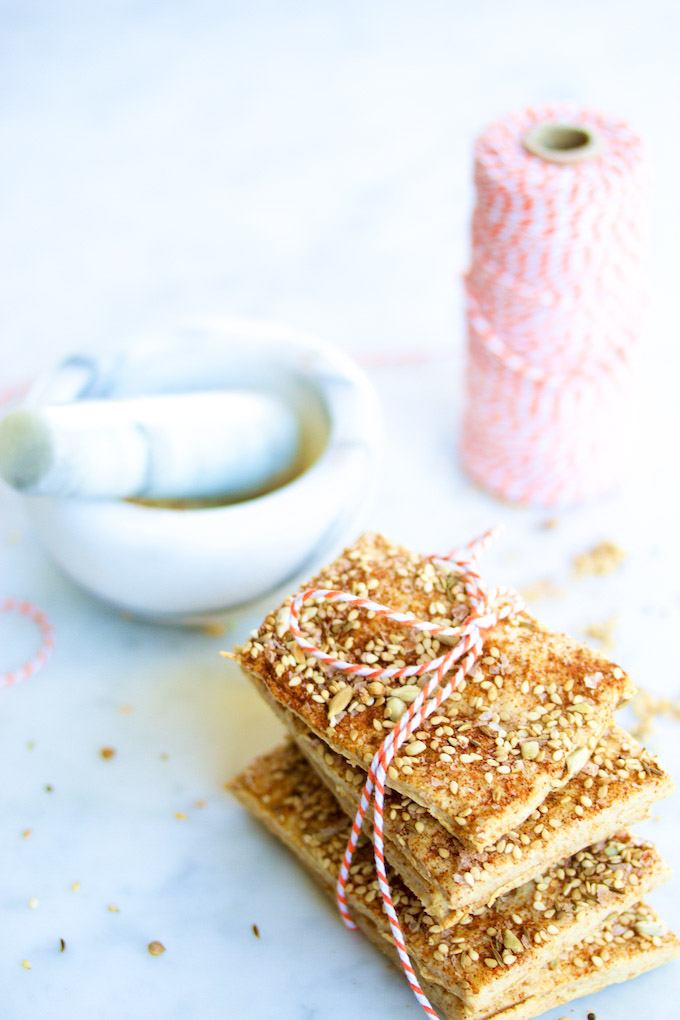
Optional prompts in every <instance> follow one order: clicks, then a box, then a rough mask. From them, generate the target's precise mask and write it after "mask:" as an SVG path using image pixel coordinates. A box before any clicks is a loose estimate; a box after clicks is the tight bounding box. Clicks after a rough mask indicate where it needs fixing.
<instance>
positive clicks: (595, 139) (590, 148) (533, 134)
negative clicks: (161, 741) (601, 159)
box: [522, 123, 602, 163]
mask: <svg viewBox="0 0 680 1020" xmlns="http://www.w3.org/2000/svg"><path fill="white" fill-rule="evenodd" d="M522 142H523V145H524V148H525V149H527V151H528V152H530V153H531V154H532V155H534V156H538V157H539V158H540V159H545V160H547V161H548V162H549V163H583V162H585V160H587V159H593V158H594V157H595V156H597V155H598V154H599V153H600V152H601V150H602V138H601V136H600V135H599V134H598V133H597V132H596V131H593V130H592V129H591V128H586V127H582V126H581V125H579V124H554V123H545V124H535V125H534V126H533V127H532V128H531V129H530V130H529V131H527V133H526V134H525V136H524V138H523V139H522Z"/></svg>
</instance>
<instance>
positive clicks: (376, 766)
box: [289, 528, 524, 1020]
mask: <svg viewBox="0 0 680 1020" xmlns="http://www.w3.org/2000/svg"><path fill="white" fill-rule="evenodd" d="M498 531H499V529H498V528H493V529H491V530H489V531H487V532H485V534H483V535H482V536H481V537H480V538H478V539H476V540H475V541H473V542H471V543H470V544H469V545H467V546H465V547H463V548H462V549H457V550H453V551H452V552H451V553H449V554H448V555H447V556H432V557H431V560H432V561H435V562H437V561H438V562H440V563H445V564H447V565H448V564H453V565H454V566H455V567H457V568H458V569H459V571H460V573H461V575H462V578H463V584H464V588H465V593H466V595H467V597H468V600H469V604H470V612H469V613H468V616H467V617H466V619H465V620H464V621H463V623H462V624H461V625H459V626H456V627H445V626H442V625H440V624H433V623H430V622H429V621H426V620H420V619H418V618H417V617H415V616H411V615H409V614H407V613H400V612H397V611H396V610H393V609H391V608H390V607H389V606H384V605H382V604H381V603H378V602H374V601H372V600H371V599H366V598H361V597H359V596H355V595H351V594H349V593H348V592H343V591H338V590H335V589H328V588H309V589H307V590H306V591H303V592H300V594H298V595H297V596H296V598H295V599H294V601H293V603H292V605H291V609H290V621H289V629H290V632H291V633H292V635H293V637H294V638H295V640H296V641H297V643H298V645H299V646H300V647H301V648H302V649H303V650H304V651H305V652H306V653H307V654H309V655H312V656H314V658H316V659H318V660H319V661H320V662H322V663H324V664H325V665H326V666H328V667H331V668H333V669H337V670H340V671H342V672H343V673H346V674H350V675H352V676H358V677H365V678H367V679H371V680H377V679H381V680H397V679H402V678H403V677H422V676H425V675H426V674H428V673H432V674H434V675H433V676H432V677H431V678H430V679H429V680H428V681H427V683H426V684H425V685H424V686H423V688H422V690H421V692H420V694H419V695H418V696H417V698H416V699H415V700H414V701H413V702H412V704H411V705H410V706H408V708H407V710H406V711H405V712H404V714H403V715H402V716H401V718H400V719H399V720H398V722H397V723H396V725H395V727H394V729H393V730H391V732H390V733H389V734H388V736H387V737H386V738H385V740H384V741H383V742H382V744H381V745H380V747H379V748H378V751H377V752H376V754H375V755H374V757H373V760H372V762H371V765H370V768H369V770H368V777H367V779H366V783H365V784H364V787H363V790H362V792H361V799H360V803H359V808H358V810H357V813H356V815H355V818H354V821H353V822H352V830H351V834H350V837H349V841H348V843H347V848H346V850H345V854H344V857H343V861H342V865H341V867H340V874H339V876H338V881H337V886H336V900H337V904H338V910H339V912H340V915H341V917H342V919H343V921H344V923H345V925H346V926H347V927H348V928H352V929H355V928H356V925H355V924H354V922H353V920H352V918H351V916H350V913H349V909H348V906H347V900H346V896H345V887H346V885H347V881H348V879H349V869H350V866H351V863H352V857H353V856H354V851H355V849H356V846H357V843H358V841H359V836H360V834H361V828H362V825H363V821H364V817H365V815H366V812H367V811H368V808H369V807H370V805H371V802H373V855H374V858H375V867H376V875H377V879H378V885H379V887H380V893H381V896H382V900H383V907H384V910H385V914H386V915H387V919H388V922H389V925H390V929H391V932H392V937H393V939H394V944H395V947H396V950H397V953H398V955H399V959H400V962H401V965H402V968H403V970H404V973H405V975H406V978H407V980H408V983H409V985H410V987H411V991H412V992H413V994H414V995H415V997H416V999H417V1000H418V1002H419V1003H420V1005H421V1006H422V1007H423V1009H424V1011H425V1013H426V1014H427V1015H428V1016H430V1017H433V1018H435V1020H436V1017H437V1014H436V1013H435V1011H434V1009H433V1008H432V1006H431V1004H430V1002H429V1000H428V998H427V996H426V995H425V993H424V992H423V990H422V988H421V987H420V983H419V981H418V978H417V975H416V973H415V971H414V969H413V966H412V964H411V960H410V957H409V955H408V951H407V949H406V943H405V941H404V935H403V932H402V929H401V925H400V924H399V919H398V917H397V913H396V910H395V907H394V901H393V899H392V893H391V890H390V884H389V881H388V879H387V873H386V870H385V856H384V836H383V822H384V800H385V785H386V778H387V770H388V768H389V767H390V763H391V762H392V760H393V758H394V757H395V755H396V753H397V751H398V750H399V748H400V747H401V745H402V744H403V743H404V742H405V741H406V740H407V739H408V738H409V737H410V736H411V735H412V734H413V733H414V732H415V731H416V730H417V729H418V728H419V727H420V726H421V724H422V723H423V722H424V720H425V719H427V718H428V717H429V716H430V715H432V713H433V712H435V711H436V710H437V709H438V708H439V706H440V705H441V704H442V703H443V702H444V701H446V700H447V699H448V698H450V696H451V694H452V693H453V692H454V690H455V689H456V687H457V686H458V684H459V683H460V681H461V680H462V679H463V677H465V676H467V675H468V674H469V673H471V672H472V671H473V670H474V668H475V665H476V663H477V660H478V659H479V657H480V655H481V652H482V647H483V643H484V633H485V632H486V631H487V630H490V629H491V628H492V627H494V626H495V625H496V624H497V623H499V622H500V621H501V620H503V619H505V618H506V617H508V616H510V615H512V614H514V613H517V612H520V611H521V610H522V609H523V608H524V604H523V602H522V600H521V599H520V597H519V595H518V594H517V593H516V592H514V591H512V590H511V589H508V588H492V589H486V588H485V587H484V585H483V583H482V579H481V577H480V576H479V574H478V573H477V569H476V566H477V558H478V556H479V555H480V553H481V552H483V550H484V549H486V547H487V545H488V544H489V542H490V541H492V539H493V538H495V536H496V535H497V534H498ZM318 599H322V600H325V601H327V602H339V603H346V604H349V605H352V606H354V607H355V608H360V609H365V610H366V611H367V612H373V613H375V615H376V616H380V617H383V618H385V619H388V620H392V621H393V622H394V623H399V624H401V625H403V626H407V627H411V628H413V629H414V630H418V631H423V632H426V633H428V634H431V635H432V636H433V637H437V638H438V639H439V640H440V641H441V640H443V641H445V642H446V643H447V644H452V646H451V648H450V649H449V650H448V651H447V652H445V653H444V654H443V655H439V656H437V657H436V658H433V659H431V660H429V661H427V662H424V663H421V664H420V665H418V666H405V667H402V668H393V667H390V668H385V669H383V668H377V669H376V668H375V667H372V666H367V665H366V664H362V663H358V662H346V661H344V660H342V659H338V658H336V657H335V656H332V655H329V654H328V653H327V652H325V651H324V650H323V649H322V648H319V647H317V646H316V645H314V644H313V643H312V642H311V641H309V640H308V639H307V638H306V637H305V636H304V634H303V633H302V630H301V626H300V612H301V610H302V607H303V606H304V605H305V603H306V602H308V601H310V600H318ZM456 663H457V664H458V666H457V669H456V671H455V673H454V674H453V676H452V677H450V678H449V679H446V676H447V673H448V672H449V671H450V670H451V669H452V667H453V666H454V665H455V664H456Z"/></svg>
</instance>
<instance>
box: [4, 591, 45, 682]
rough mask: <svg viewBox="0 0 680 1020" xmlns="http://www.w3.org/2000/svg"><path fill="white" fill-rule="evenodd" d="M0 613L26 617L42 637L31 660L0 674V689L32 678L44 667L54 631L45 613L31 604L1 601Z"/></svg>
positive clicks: (11, 600) (15, 600)
mask: <svg viewBox="0 0 680 1020" xmlns="http://www.w3.org/2000/svg"><path fill="white" fill-rule="evenodd" d="M0 612H3V613H19V615H20V616H25V617H27V619H29V620H32V621H33V623H35V624H36V625H37V627H38V629H39V630H40V635H41V637H42V643H41V645H40V648H39V650H38V651H37V652H36V654H35V655H34V656H33V658H31V659H29V660H28V661H27V662H25V663H24V664H23V666H19V667H18V668H17V669H13V670H10V671H9V672H8V673H3V674H0V687H11V686H12V684H14V683H17V682H18V681H19V680H27V679H28V677H30V676H33V674H34V673H36V672H37V671H38V670H39V669H40V668H41V667H42V666H44V665H45V663H46V662H47V659H48V658H49V656H50V653H51V651H52V649H53V647H54V631H53V629H52V624H51V623H50V621H49V620H48V619H47V616H46V615H45V613H43V612H42V611H41V610H40V609H38V608H37V607H36V606H34V605H33V604H32V603H31V602H21V601H19V600H18V599H3V600H2V601H0Z"/></svg>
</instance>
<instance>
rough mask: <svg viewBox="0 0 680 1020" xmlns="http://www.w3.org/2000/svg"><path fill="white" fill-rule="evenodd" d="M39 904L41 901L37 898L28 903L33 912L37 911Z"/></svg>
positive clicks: (34, 897)
mask: <svg viewBox="0 0 680 1020" xmlns="http://www.w3.org/2000/svg"><path fill="white" fill-rule="evenodd" d="M39 903H40V900H39V899H38V897H37V896H32V897H31V898H30V900H29V901H28V905H29V907H30V908H31V910H35V908H36V907H37V906H38V904H39Z"/></svg>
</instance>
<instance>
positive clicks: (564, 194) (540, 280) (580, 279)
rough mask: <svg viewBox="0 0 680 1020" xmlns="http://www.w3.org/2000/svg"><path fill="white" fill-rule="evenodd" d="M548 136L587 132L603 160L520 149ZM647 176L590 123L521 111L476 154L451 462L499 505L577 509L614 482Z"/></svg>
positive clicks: (493, 129)
mask: <svg viewBox="0 0 680 1020" xmlns="http://www.w3.org/2000/svg"><path fill="white" fill-rule="evenodd" d="M547 123H568V124H576V125H578V126H579V127H583V128H584V129H585V130H586V131H588V132H590V133H591V134H594V135H596V136H597V137H598V138H600V139H601V141H602V148H601V151H600V153H599V154H598V155H597V156H595V157H594V158H591V159H587V160H585V161H583V162H576V163H571V164H566V165H560V164H559V163H554V162H549V161H546V160H545V159H542V158H540V157H539V156H536V155H533V154H532V153H530V152H528V151H527V150H526V149H525V148H524V146H523V144H522V139H523V138H524V137H525V135H526V134H527V132H528V131H529V130H530V129H531V128H533V127H534V126H535V125H539V124H547ZM647 176H648V174H647V167H646V163H645V159H644V154H643V148H642V143H641V141H640V139H639V138H638V137H637V136H636V135H635V134H633V132H632V131H631V130H630V128H629V127H627V125H625V124H623V123H621V122H618V121H614V120H611V119H608V118H606V117H604V116H602V115H601V114H599V113H595V112H593V111H590V110H581V109H574V108H573V107H561V106H542V107H539V108H531V109H528V110H525V111H523V112H522V113H519V114H516V115H513V116H508V117H505V118H503V119H501V120H499V121H497V122H495V123H494V124H492V125H491V126H490V127H488V128H487V129H486V130H485V131H484V132H483V133H482V134H481V135H480V137H479V138H478V140H477V143H476V146H475V188H476V204H475V210H474V216H473V222H472V239H471V247H472V251H471V265H470V269H469V271H468V274H467V276H466V281H465V284H466V299H467V324H468V358H467V375H466V394H465V410H464V415H463V428H462V443H461V452H462V459H463V464H464V466H465V468H466V470H467V471H468V473H469V474H470V475H471V476H472V477H473V478H474V479H475V480H476V481H478V482H479V483H480V484H481V485H482V486H483V487H484V488H486V489H489V490H490V491H491V492H493V493H495V494H496V495H500V496H502V497H504V498H506V499H510V500H513V501H516V502H521V503H534V504H540V505H554V504H568V503H577V502H580V501H582V500H584V499H588V498H590V497H593V496H597V495H599V494H601V493H604V492H606V491H607V490H609V489H610V488H611V487H612V486H613V485H614V484H615V482H616V481H617V480H618V478H619V477H620V475H621V473H622V468H623V462H624V457H625V455H626V444H625V443H624V442H623V441H622V432H623V429H624V426H626V424H627V421H628V420H629V418H630V391H631V388H632V371H631V358H632V355H633V351H634V349H635V346H636V343H637V341H638V339H639V337H640V335H641V332H642V322H643V313H644V307H645V295H644V282H643V281H644V272H643V261H644V253H645V243H644V234H645V201H644V196H645V190H646V184H647Z"/></svg>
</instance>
